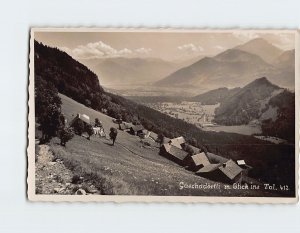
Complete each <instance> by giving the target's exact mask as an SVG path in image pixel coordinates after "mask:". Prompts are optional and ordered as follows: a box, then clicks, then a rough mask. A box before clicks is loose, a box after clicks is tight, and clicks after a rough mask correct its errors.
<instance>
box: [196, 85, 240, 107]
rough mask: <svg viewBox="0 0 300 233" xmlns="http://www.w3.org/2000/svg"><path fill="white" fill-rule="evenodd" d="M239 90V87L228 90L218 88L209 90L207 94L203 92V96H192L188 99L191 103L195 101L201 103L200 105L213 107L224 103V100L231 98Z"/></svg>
mask: <svg viewBox="0 0 300 233" xmlns="http://www.w3.org/2000/svg"><path fill="white" fill-rule="evenodd" d="M239 90H240V88H239V87H237V88H233V89H228V88H226V87H222V88H218V89H215V90H211V91H208V92H205V93H203V94H200V95H197V96H194V97H192V98H190V100H191V101H197V102H201V103H202V104H206V105H214V104H217V103H221V102H222V101H224V100H225V99H226V98H228V97H230V96H233V95H234V94H236V93H237V92H238V91H239Z"/></svg>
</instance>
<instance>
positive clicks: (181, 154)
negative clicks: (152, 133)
mask: <svg viewBox="0 0 300 233" xmlns="http://www.w3.org/2000/svg"><path fill="white" fill-rule="evenodd" d="M163 147H164V148H165V150H166V151H167V152H168V153H169V154H170V155H172V156H173V157H175V158H177V159H179V160H184V159H185V158H186V156H187V155H188V153H187V152H185V151H184V150H181V149H179V148H177V147H176V146H173V145H170V144H169V143H166V144H164V145H163Z"/></svg>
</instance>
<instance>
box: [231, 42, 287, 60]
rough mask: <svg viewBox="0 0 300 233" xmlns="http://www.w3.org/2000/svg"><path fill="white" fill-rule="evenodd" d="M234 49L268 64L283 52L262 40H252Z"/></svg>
mask: <svg viewBox="0 0 300 233" xmlns="http://www.w3.org/2000/svg"><path fill="white" fill-rule="evenodd" d="M235 48H236V49H239V50H242V51H245V52H248V53H252V54H255V55H258V56H259V57H261V58H262V59H263V60H265V61H266V62H268V63H270V64H271V63H272V62H273V61H274V59H276V58H277V57H278V56H279V55H280V54H281V53H282V52H283V51H282V50H281V49H279V48H277V47H275V46H274V45H272V44H270V43H269V42H267V41H266V40H264V39H262V38H256V39H253V40H251V41H249V42H247V43H245V44H243V45H239V46H237V47H235Z"/></svg>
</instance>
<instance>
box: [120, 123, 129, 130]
mask: <svg viewBox="0 0 300 233" xmlns="http://www.w3.org/2000/svg"><path fill="white" fill-rule="evenodd" d="M130 127H132V124H131V123H127V122H123V123H121V124H120V129H122V130H124V129H130Z"/></svg>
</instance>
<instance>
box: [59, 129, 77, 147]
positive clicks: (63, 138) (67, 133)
mask: <svg viewBox="0 0 300 233" xmlns="http://www.w3.org/2000/svg"><path fill="white" fill-rule="evenodd" d="M58 136H59V139H60V145H62V146H66V143H67V142H68V141H69V140H71V139H72V138H73V137H74V130H73V128H63V129H61V130H60V131H59V135H58Z"/></svg>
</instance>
